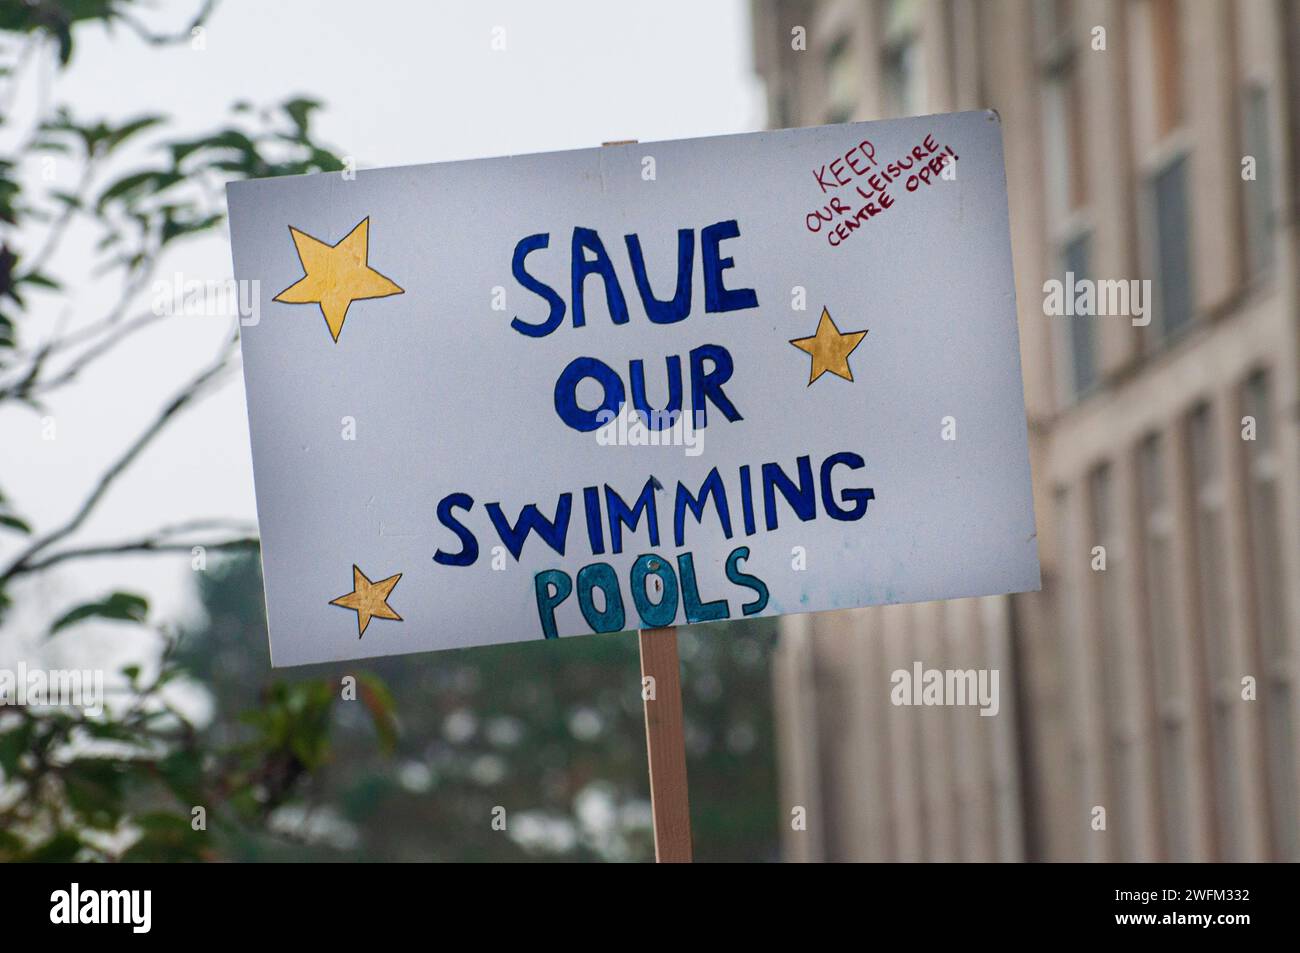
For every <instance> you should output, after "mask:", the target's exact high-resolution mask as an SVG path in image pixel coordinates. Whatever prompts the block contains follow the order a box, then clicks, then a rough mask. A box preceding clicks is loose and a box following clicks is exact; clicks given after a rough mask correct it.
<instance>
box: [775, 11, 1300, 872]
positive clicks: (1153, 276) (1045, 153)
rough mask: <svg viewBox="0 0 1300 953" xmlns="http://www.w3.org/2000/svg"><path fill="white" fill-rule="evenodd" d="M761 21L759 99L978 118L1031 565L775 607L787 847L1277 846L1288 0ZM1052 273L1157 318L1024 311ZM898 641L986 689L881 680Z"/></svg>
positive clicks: (1297, 118)
mask: <svg viewBox="0 0 1300 953" xmlns="http://www.w3.org/2000/svg"><path fill="white" fill-rule="evenodd" d="M753 24H754V45H755V60H756V64H757V67H758V70H759V72H760V74H761V75H762V77H763V78H764V80H765V82H766V86H767V90H768V102H769V112H770V124H771V125H772V126H774V127H787V126H800V125H815V124H819V123H825V122H843V121H850V120H861V119H878V118H891V117H894V116H900V115H910V114H924V113H937V112H949V111H957V110H967V109H980V108H986V107H992V108H995V109H997V110H998V111H999V113H1000V114H1001V116H1002V121H1003V134H1004V137H1005V153H1006V165H1007V173H1008V180H1009V181H1011V182H1013V183H1024V185H1018V186H1016V187H1015V188H1013V189H1012V190H1011V194H1010V196H1009V198H1010V206H1011V228H1012V248H1013V256H1014V262H1015V273H1016V289H1017V300H1018V309H1019V323H1020V342H1021V357H1022V365H1023V368H1024V385H1025V401H1026V409H1027V414H1028V426H1029V437H1030V454H1031V464H1032V468H1033V474H1034V494H1035V505H1036V511H1037V512H1036V516H1037V525H1038V532H1039V547H1040V554H1041V559H1042V570H1043V590H1042V592H1040V593H1029V594H1024V595H1016V596H1011V597H995V598H988V599H973V600H961V601H953V602H942V603H929V604H922V605H909V606H885V607H877V608H871V609H863V610H856V611H852V612H838V613H822V614H815V615H803V616H791V617H787V618H785V619H783V620H782V631H781V638H780V642H779V645H778V650H777V651H778V655H777V659H776V663H775V672H776V674H775V693H776V706H777V717H778V739H779V750H780V768H781V784H782V805H783V809H784V811H785V812H786V815H785V816H786V817H787V818H788V819H789V821H790V823H787V824H786V825H785V827H786V830H785V832H784V834H783V838H784V853H785V856H786V858H787V859H790V860H889V859H898V860H949V859H951V860H990V859H991V860H997V859H1001V860H1020V859H1029V860H1040V859H1041V860H1292V861H1294V860H1300V830H1298V825H1300V822H1298V819H1297V815H1298V813H1300V753H1298V751H1297V748H1298V747H1300V685H1298V684H1297V678H1298V675H1297V657H1298V655H1300V651H1298V646H1300V227H1298V226H1300V215H1298V214H1297V212H1298V209H1300V199H1298V197H1297V194H1296V187H1297V184H1298V183H1300V4H1297V3H1290V2H1286V0H1233V2H1225V3H1217V2H1216V3H1204V2H1200V0H990V2H977V0H932V2H923V0H826V2H809V0H754V3H753ZM958 174H960V172H959V173H958ZM1066 272H1072V273H1074V275H1075V276H1076V278H1081V277H1088V278H1093V279H1150V280H1151V282H1152V287H1153V292H1154V309H1153V310H1154V316H1153V319H1152V320H1151V323H1150V324H1149V325H1147V326H1145V327H1138V326H1134V325H1133V323H1132V322H1131V321H1130V319H1129V318H1127V317H1123V316H1114V317H1073V318H1065V317H1049V316H1046V315H1045V314H1044V307H1043V305H1044V282H1045V281H1047V280H1048V279H1051V278H1063V276H1064V274H1065V273H1066ZM937 426H938V424H937V423H936V427H937ZM1251 437H1253V439H1250V438H1251ZM1099 547H1100V548H1099ZM1102 559H1104V563H1103V562H1102V561H1101V560H1102ZM1102 566H1104V568H1101V567H1102ZM917 661H919V662H921V663H923V665H924V666H925V667H927V668H938V669H949V668H951V669H996V670H998V671H999V673H1000V680H999V687H1000V708H999V712H998V714H997V715H996V716H994V717H982V716H980V715H979V713H978V710H977V709H975V708H957V707H932V708H925V707H896V706H894V705H893V704H891V701H890V691H891V688H892V685H891V681H890V675H891V673H892V672H894V671H896V670H899V669H906V670H911V669H912V666H913V663H914V662H917ZM796 808H803V809H804V811H803V812H802V813H801V812H799V811H797V810H796ZM1098 808H1102V809H1104V812H1105V813H1104V818H1103V815H1102V814H1101V813H1100V812H1099V811H1098V810H1097V809H1098ZM1102 820H1104V829H1100V830H1099V829H1096V828H1097V827H1098V826H1099V825H1100V822H1101V821H1102Z"/></svg>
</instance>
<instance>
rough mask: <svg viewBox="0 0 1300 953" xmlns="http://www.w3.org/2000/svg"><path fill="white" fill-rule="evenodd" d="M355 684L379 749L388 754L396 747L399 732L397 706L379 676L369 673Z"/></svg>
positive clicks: (363, 674) (359, 676)
mask: <svg viewBox="0 0 1300 953" xmlns="http://www.w3.org/2000/svg"><path fill="white" fill-rule="evenodd" d="M357 684H358V686H360V688H361V703H362V704H363V705H365V706H366V710H367V711H368V712H370V720H371V722H372V723H373V724H374V726H375V732H376V733H377V734H378V735H379V744H380V747H382V748H383V750H384V753H385V754H388V753H390V752H392V750H393V748H394V747H396V745H397V734H398V731H399V727H398V722H397V706H396V705H395V704H394V703H393V695H392V692H390V691H389V690H388V686H387V685H385V684H384V682H383V680H382V679H380V678H379V676H377V675H373V674H371V673H370V672H362V673H361V674H360V675H358V676H357Z"/></svg>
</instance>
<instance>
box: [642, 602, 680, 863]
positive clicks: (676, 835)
mask: <svg viewBox="0 0 1300 953" xmlns="http://www.w3.org/2000/svg"><path fill="white" fill-rule="evenodd" d="M637 638H638V639H639V640H640V643H641V686H642V687H641V697H642V698H643V699H644V700H645V740H646V753H647V754H648V756H649V759H650V811H651V814H653V816H654V833H655V860H656V861H658V862H659V863H690V862H691V805H690V795H689V789H688V787H687V782H686V737H685V733H684V731H683V727H684V725H683V721H682V680H681V666H680V663H679V662H678V659H677V629H676V627H674V626H669V627H667V628H664V629H642V630H640V632H638V633H637Z"/></svg>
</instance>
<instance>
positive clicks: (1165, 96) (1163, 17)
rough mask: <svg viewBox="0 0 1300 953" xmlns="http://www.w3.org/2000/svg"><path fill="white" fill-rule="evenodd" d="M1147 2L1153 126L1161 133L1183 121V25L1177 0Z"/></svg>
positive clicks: (1172, 129)
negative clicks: (1150, 29) (1148, 9)
mask: <svg viewBox="0 0 1300 953" xmlns="http://www.w3.org/2000/svg"><path fill="white" fill-rule="evenodd" d="M1148 2H1149V3H1150V5H1151V12H1150V17H1151V21H1150V22H1151V25H1152V33H1151V40H1152V51H1151V52H1152V60H1153V65H1154V67H1155V77H1154V79H1155V111H1156V130H1157V132H1158V133H1159V134H1160V135H1161V136H1167V135H1168V134H1169V133H1171V132H1173V131H1174V130H1175V129H1177V128H1178V127H1179V126H1181V125H1182V122H1183V47H1182V39H1183V38H1182V25H1181V24H1180V23H1179V20H1178V0H1148Z"/></svg>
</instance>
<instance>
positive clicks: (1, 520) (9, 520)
mask: <svg viewBox="0 0 1300 953" xmlns="http://www.w3.org/2000/svg"><path fill="white" fill-rule="evenodd" d="M0 526H6V527H8V528H9V529H14V530H17V531H18V532H20V533H27V534H28V535H30V534H31V531H32V528H31V527H30V526H28V525H27V523H26V522H25V521H23V520H20V519H19V518H18V517H16V516H6V515H5V514H3V513H0Z"/></svg>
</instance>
